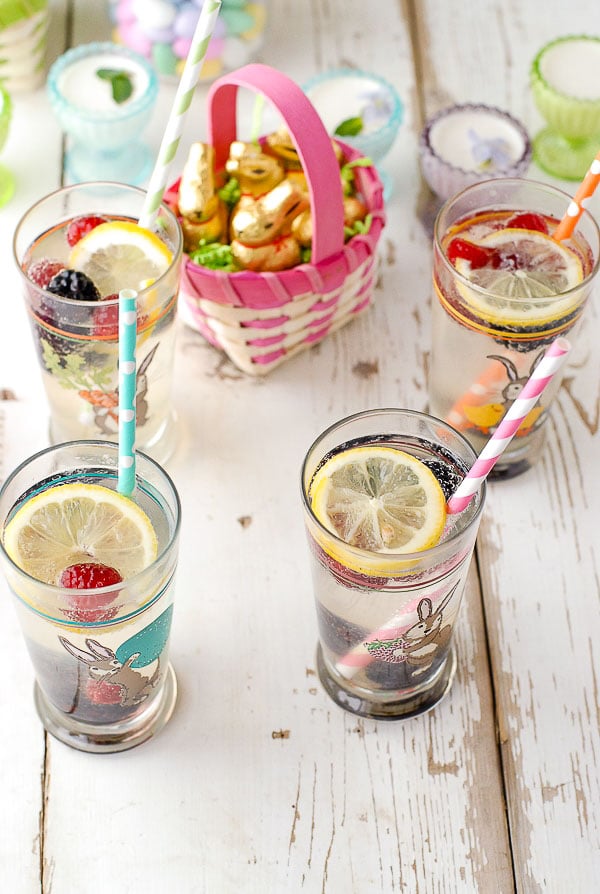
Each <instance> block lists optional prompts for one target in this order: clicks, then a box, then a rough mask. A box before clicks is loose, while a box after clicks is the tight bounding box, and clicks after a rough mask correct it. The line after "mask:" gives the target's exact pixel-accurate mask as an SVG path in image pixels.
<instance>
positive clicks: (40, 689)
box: [0, 441, 181, 752]
mask: <svg viewBox="0 0 600 894" xmlns="http://www.w3.org/2000/svg"><path fill="white" fill-rule="evenodd" d="M118 465H119V456H118V448H117V446H116V445H115V444H112V443H110V442H107V441H74V442H71V443H67V444H59V445H56V446H54V447H49V448H47V449H46V450H43V451H41V452H40V453H37V454H35V455H34V456H32V457H30V458H28V459H26V460H25V461H24V462H23V463H22V464H21V465H20V466H19V467H18V468H17V469H15V470H14V471H13V472H12V473H11V474H10V475H9V476H8V478H7V479H6V481H5V483H4V485H3V487H2V489H1V490H0V531H1V532H2V536H1V538H0V563H1V564H2V567H3V571H4V574H5V576H6V579H7V581H8V584H9V587H10V589H11V590H12V592H13V594H14V600H15V605H16V608H17V613H18V616H19V620H20V623H21V628H22V631H23V636H24V638H25V643H26V645H27V648H28V651H29V654H30V657H31V661H32V663H33V668H34V672H35V687H34V699H35V705H36V709H37V712H38V714H39V716H40V719H41V721H42V723H43V724H44V726H45V728H46V729H47V730H48V732H50V733H52V735H53V736H55V737H56V738H57V739H59V740H60V741H61V742H64V743H66V744H67V745H71V746H72V747H74V748H77V749H80V750H82V751H92V752H109V751H123V750H125V749H128V748H132V747H134V746H135V745H139V744H141V743H142V742H144V741H146V740H147V739H149V738H150V737H151V736H154V735H156V733H158V731H159V730H160V729H162V727H163V726H164V725H165V723H166V722H167V721H168V719H169V718H170V716H171V714H172V712H173V709H174V707H175V702H176V697H177V683H176V678H175V674H174V671H173V668H172V667H171V665H170V663H169V661H168V643H169V633H170V628H171V618H172V614H173V595H174V594H173V582H174V575H175V568H176V565H177V551H178V537H179V526H180V515H181V510H180V503H179V497H178V494H177V491H176V489H175V485H174V484H173V482H172V481H171V479H170V478H169V476H168V475H167V473H166V472H165V471H164V469H162V468H161V467H160V466H159V465H158V463H156V462H154V460H152V459H150V457H148V456H146V455H144V454H141V453H138V454H137V466H136V487H135V490H134V492H133V494H132V496H131V499H132V500H134V502H135V503H136V504H137V505H138V506H139V507H140V508H141V509H142V510H143V511H144V512H145V513H146V515H147V516H148V518H149V519H150V522H151V524H152V527H153V528H154V531H155V533H156V537H157V540H158V553H157V557H156V559H155V560H154V561H153V562H152V563H151V564H150V565H149V566H148V567H147V568H145V569H143V570H142V571H140V572H139V573H137V574H134V575H133V576H132V577H129V578H127V579H126V580H125V581H122V582H121V583H119V584H115V585H112V586H107V587H102V588H101V589H93V590H88V591H87V593H86V594H85V597H84V600H83V601H82V600H81V594H82V591H81V590H73V589H67V588H64V587H61V586H54V585H51V584H47V583H42V582H41V581H39V580H36V579H35V578H34V577H32V576H30V575H29V574H28V573H26V572H25V571H23V570H22V569H21V568H20V567H19V566H18V565H17V564H15V562H14V561H13V560H12V559H11V558H10V557H9V555H8V553H7V551H6V548H5V545H4V541H5V538H4V532H5V528H6V525H7V523H8V522H9V521H10V520H11V518H13V517H14V515H15V513H16V512H17V511H18V510H19V509H21V508H22V507H23V506H24V505H26V503H27V502H28V501H29V500H35V499H36V498H38V500H39V497H40V494H43V492H44V491H46V490H47V489H49V488H57V487H59V486H60V485H64V484H73V483H78V482H82V483H85V484H93V485H99V486H101V487H103V488H110V489H111V490H116V489H117V483H118ZM74 594H76V597H77V599H76V601H75V602H74ZM88 601H89V604H88Z"/></svg>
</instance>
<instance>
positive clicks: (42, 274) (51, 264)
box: [27, 258, 65, 289]
mask: <svg viewBox="0 0 600 894" xmlns="http://www.w3.org/2000/svg"><path fill="white" fill-rule="evenodd" d="M64 267H65V265H64V264H62V263H61V262H60V261H54V260H52V258H41V259H40V260H39V261H34V262H33V264H30V265H29V267H28V268H27V278H28V279H30V280H31V281H32V282H34V283H35V284H36V286H39V287H40V288H41V289H45V288H46V286H47V285H48V283H49V282H50V280H51V279H52V278H53V277H54V276H56V274H57V273H60V271H61V270H64Z"/></svg>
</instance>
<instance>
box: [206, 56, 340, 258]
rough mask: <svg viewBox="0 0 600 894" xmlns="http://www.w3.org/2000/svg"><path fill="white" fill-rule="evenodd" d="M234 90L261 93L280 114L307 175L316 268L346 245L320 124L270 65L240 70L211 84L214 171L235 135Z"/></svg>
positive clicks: (335, 169) (332, 163)
mask: <svg viewBox="0 0 600 894" xmlns="http://www.w3.org/2000/svg"><path fill="white" fill-rule="evenodd" d="M238 87H247V88H248V89H249V90H252V91H254V92H255V93H262V94H264V96H266V98H267V99H268V100H270V102H271V103H272V104H273V106H274V108H275V109H277V111H278V112H279V114H280V115H281V117H282V119H283V121H284V123H285V125H286V127H287V129H288V130H289V133H290V136H291V138H292V140H293V142H294V146H295V147H296V150H297V152H298V156H299V158H300V161H301V162H302V167H303V169H304V173H305V175H306V181H307V183H308V190H309V195H310V207H311V212H312V221H313V223H312V226H313V240H312V256H311V263H313V264H318V263H319V262H320V261H322V260H324V259H325V258H329V257H331V256H332V255H334V254H336V253H337V252H339V251H341V250H342V249H343V247H344V207H343V203H342V187H341V181H340V169H339V165H338V162H337V159H336V157H335V153H334V151H333V148H332V146H331V137H330V136H329V135H328V133H327V131H326V130H325V127H324V125H323V122H322V121H321V119H320V118H319V116H318V114H317V112H316V111H315V108H314V107H313V105H312V103H311V102H310V101H309V99H308V98H307V97H306V96H305V94H304V93H303V92H302V90H301V89H300V87H299V86H298V85H297V84H296V83H294V81H292V80H290V78H288V77H287V76H286V75H284V74H282V73H281V72H280V71H277V69H275V68H270V66H268V65H261V64H259V63H254V64H252V65H246V66H244V68H238V69H237V71H233V72H231V73H230V74H227V75H224V76H223V77H222V78H219V79H218V80H217V81H215V82H214V84H213V85H212V87H211V88H210V91H209V93H208V99H207V102H208V140H209V142H210V143H211V144H212V145H213V146H214V149H215V154H216V159H215V164H216V168H217V170H221V169H222V168H224V167H225V162H226V161H227V158H228V156H229V147H230V145H231V143H232V142H233V141H234V140H236V139H237V136H236V132H237V129H236V122H237V116H236V97H237V91H238Z"/></svg>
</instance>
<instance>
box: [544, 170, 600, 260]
mask: <svg viewBox="0 0 600 894" xmlns="http://www.w3.org/2000/svg"><path fill="white" fill-rule="evenodd" d="M598 183H600V152H598V155H597V156H596V158H595V159H594V160H593V162H592V163H591V165H590V169H589V171H588V172H587V174H586V175H585V177H584V178H583V181H582V183H581V186H580V187H579V189H578V190H577V192H576V193H575V195H574V197H573V199H572V201H571V202H569V207H568V208H567V211H566V213H565V215H564V217H563V219H562V220H561V222H560V223H559V225H558V226H557V228H556V230H555V231H554V235H553V236H552V238H553V239H554V240H555V241H556V242H561V241H562V240H563V239H568V238H569V236H570V235H571V234H572V232H573V230H574V229H575V227H576V226H577V221H578V220H579V218H580V217H581V215H582V214H583V212H584V210H585V208H586V206H587V204H588V202H589V200H590V199H591V197H592V196H593V195H594V192H595V191H596V187H597V186H598Z"/></svg>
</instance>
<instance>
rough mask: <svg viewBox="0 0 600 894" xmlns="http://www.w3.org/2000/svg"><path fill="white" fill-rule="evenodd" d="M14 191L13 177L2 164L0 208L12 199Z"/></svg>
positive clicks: (0, 169)
mask: <svg viewBox="0 0 600 894" xmlns="http://www.w3.org/2000/svg"><path fill="white" fill-rule="evenodd" d="M14 191H15V178H14V177H13V175H12V174H11V172H10V171H9V170H8V168H5V167H4V165H0V208H2V206H3V205H6V203H7V202H9V201H10V199H12V197H13V194H14Z"/></svg>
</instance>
